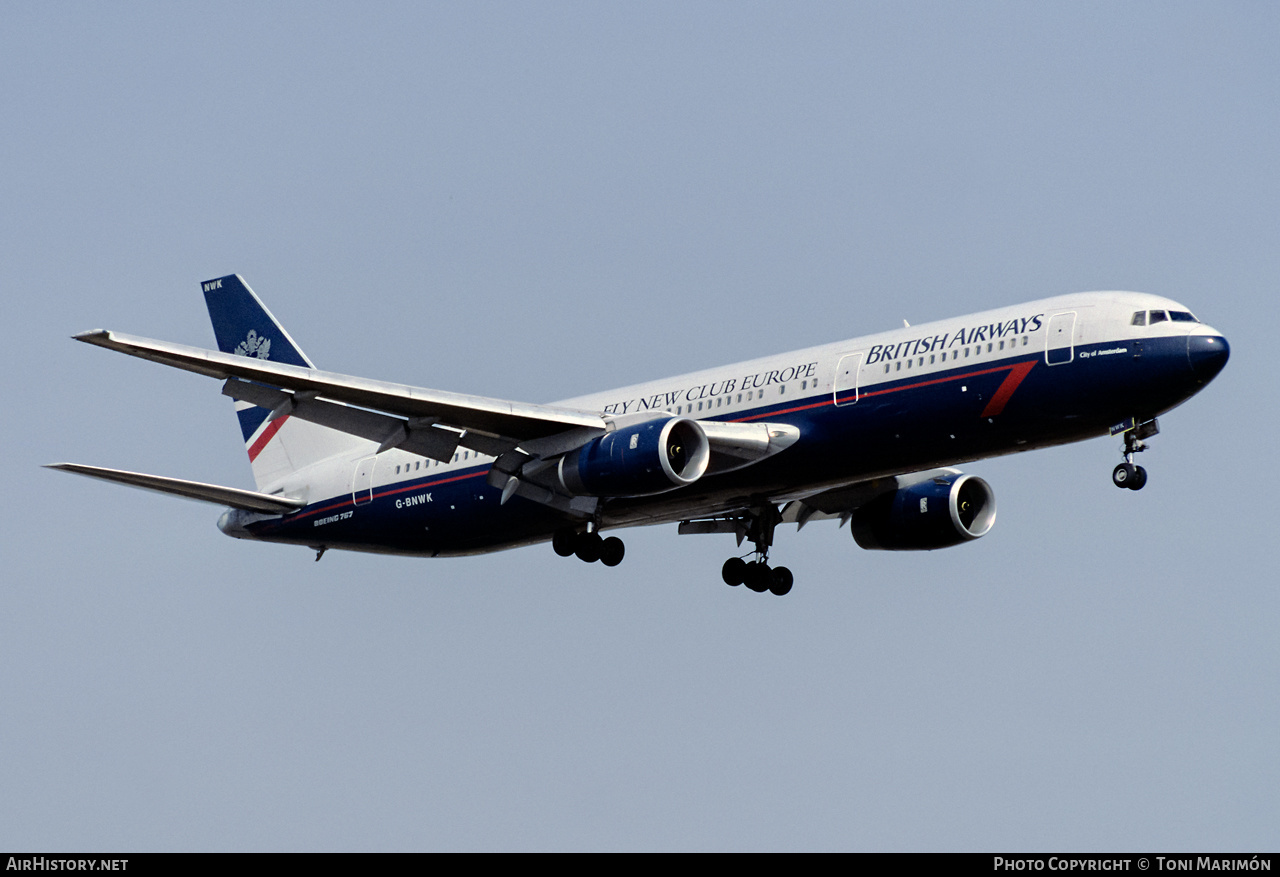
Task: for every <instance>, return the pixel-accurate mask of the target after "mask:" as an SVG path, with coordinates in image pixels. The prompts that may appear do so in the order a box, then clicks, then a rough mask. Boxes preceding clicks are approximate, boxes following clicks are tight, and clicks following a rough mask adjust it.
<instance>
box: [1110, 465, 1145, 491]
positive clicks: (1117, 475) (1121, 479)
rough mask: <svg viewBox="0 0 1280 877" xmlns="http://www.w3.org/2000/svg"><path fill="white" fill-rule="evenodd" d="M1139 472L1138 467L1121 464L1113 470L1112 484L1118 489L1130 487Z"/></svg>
mask: <svg viewBox="0 0 1280 877" xmlns="http://www.w3.org/2000/svg"><path fill="white" fill-rule="evenodd" d="M1137 471H1138V469H1137V467H1136V466H1134V465H1133V464H1132V463H1121V464H1120V465H1119V466H1117V467H1116V468H1114V469H1112V470H1111V483H1112V484H1114V485H1115V486H1116V487H1129V484H1130V482H1131V481H1132V480H1133V478H1134V474H1135V473H1136V472H1137Z"/></svg>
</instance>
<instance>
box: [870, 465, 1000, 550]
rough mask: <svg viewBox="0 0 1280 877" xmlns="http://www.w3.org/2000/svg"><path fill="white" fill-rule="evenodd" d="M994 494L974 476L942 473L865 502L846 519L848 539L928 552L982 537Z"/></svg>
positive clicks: (992, 515)
mask: <svg viewBox="0 0 1280 877" xmlns="http://www.w3.org/2000/svg"><path fill="white" fill-rule="evenodd" d="M995 522H996V496H995V493H994V492H993V491H992V490H991V486H990V485H988V484H987V482H985V481H983V480H982V479H981V478H978V477H977V476H974V475H961V474H959V473H956V474H955V475H942V476H938V477H935V478H930V479H928V480H927V481H921V482H919V483H918V484H912V485H908V486H906V487H900V488H898V489H897V490H895V491H893V492H891V493H886V494H883V495H881V496H878V497H876V498H875V499H873V500H871V502H869V503H867V504H865V505H863V506H862V507H861V508H859V509H858V510H857V511H855V512H854V513H853V516H852V517H851V518H850V520H849V526H850V529H852V530H853V538H854V541H856V542H857V543H858V545H860V546H862V547H863V548H872V549H883V550H886V551H931V550H933V549H935V548H948V547H950V546H952V545H959V544H960V543H961V542H967V541H969V540H971V539H977V538H979V537H981V536H985V535H986V534H987V532H988V531H990V529H991V527H992V525H993V524H995Z"/></svg>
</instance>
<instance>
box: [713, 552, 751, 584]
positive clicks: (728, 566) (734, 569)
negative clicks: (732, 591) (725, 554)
mask: <svg viewBox="0 0 1280 877" xmlns="http://www.w3.org/2000/svg"><path fill="white" fill-rule="evenodd" d="M720 578H722V579H724V583H725V584H726V585H728V586H729V587H731V588H736V587H738V585H740V584H742V583H743V582H744V581H746V579H747V562H746V561H745V560H743V559H742V558H741V557H731V558H729V559H728V560H726V561H725V562H724V566H722V567H720Z"/></svg>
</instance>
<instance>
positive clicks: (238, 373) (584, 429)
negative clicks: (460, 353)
mask: <svg viewBox="0 0 1280 877" xmlns="http://www.w3.org/2000/svg"><path fill="white" fill-rule="evenodd" d="M74 337H75V339H76V340H77V341H84V342H85V343H87V344H95V345H97V346H99V347H105V348H107V349H108V350H116V351H119V352H120V353H127V354H129V355H130V356H137V357H139V358H141V359H148V360H151V361H152V362H158V363H161V364H162V365H168V366H173V367H174V368H180V369H184V370H186V371H190V372H195V373H196V374H202V375H206V376H208V377H213V378H220V379H222V380H226V381H228V382H229V384H228V387H227V388H226V389H224V392H226V393H227V395H234V396H235V397H236V398H240V393H243V394H244V395H245V396H246V397H247V396H248V395H249V393H250V392H251V391H248V390H247V389H246V388H245V387H244V386H243V382H245V381H249V382H254V383H256V384H263V385H266V386H268V387H275V388H278V389H279V390H282V391H285V392H286V393H287V394H288V395H287V396H281V395H276V396H274V397H272V398H273V399H274V400H275V401H278V402H279V405H277V406H274V410H273V416H281V415H284V414H291V413H294V410H295V408H299V407H300V404H301V403H314V402H315V401H316V397H317V396H323V397H324V398H325V399H326V400H330V402H337V403H342V404H343V405H349V406H358V407H359V408H364V409H371V410H372V411H382V412H387V414H390V415H394V416H395V418H397V419H395V420H392V419H387V420H386V421H385V422H384V424H385V425H389V426H390V430H389V432H394V433H396V434H399V433H400V432H401V431H402V430H404V431H405V432H404V436H402V437H401V441H403V440H404V439H405V438H407V436H408V434H409V432H416V433H422V432H427V434H428V436H431V433H430V430H432V429H433V428H435V430H436V431H437V432H439V431H440V430H439V429H438V426H443V427H450V428H453V429H457V430H465V431H466V432H465V436H464V437H463V439H462V441H461V444H463V445H464V446H467V447H472V448H475V449H476V450H479V451H482V452H483V453H489V454H494V455H497V454H501V453H503V452H504V451H506V450H509V449H510V448H512V447H514V446H515V445H516V444H517V443H521V442H528V441H532V440H535V439H546V438H549V437H552V436H561V435H566V434H567V435H572V436H573V440H574V441H575V442H576V443H578V444H581V443H583V442H585V441H588V440H589V439H590V438H591V437H594V436H595V435H603V434H604V432H605V423H604V420H603V419H602V418H601V417H600V415H599V414H593V413H591V412H588V411H580V410H576V409H572V408H557V407H553V406H548V405H532V404H526V403H520V402H508V401H504V400H501V399H489V398H486V397H483V396H469V395H464V394H461V393H449V392H444V391H441V390H429V389H424V388H422V387H412V386H408V385H406V384H392V383H386V382H384V381H374V380H369V379H367V378H357V377H352V376H350V375H342V374H336V373H334V372H326V371H319V370H317V369H309V368H303V367H301V366H295V365H285V364H283V363H275V362H270V361H267V360H262V359H256V358H254V357H249V356H238V355H235V354H230V353H220V352H218V351H215V350H205V349H203V348H200V347H190V346H188V345H185V344H174V343H172V342H168V341H156V340H153V339H151V338H139V337H136V336H133V335H124V334H121V333H119V332H111V331H107V330H101V329H99V330H95V331H92V332H84V333H82V334H79V335H76V336H74ZM237 378H238V379H239V380H233V379H237ZM236 387H239V390H238V391H236V392H235V393H233V392H231V391H232V390H234V389H235V388H236ZM246 401H254V402H255V403H256V402H257V400H256V399H249V398H246ZM309 407H311V408H312V409H313V413H314V412H315V411H316V410H321V409H320V408H319V406H317V405H315V404H311V405H310V406H309ZM331 407H332V406H331ZM298 414H299V416H301V417H302V418H303V419H311V418H310V417H308V416H307V415H306V414H304V413H303V412H302V411H301V410H299V411H298ZM337 415H338V413H337V412H333V411H331V410H329V411H327V412H326V413H325V414H321V415H317V416H320V417H331V418H333V419H335V420H341V419H342V418H339V417H338V416H337ZM375 416H376V415H375ZM358 417H359V414H358V413H356V412H349V416H348V417H346V420H350V421H352V422H354V420H355V419H356V418H358ZM398 418H405V420H403V421H401V420H399V419H398ZM365 419H366V420H367V418H365ZM335 425H336V423H335ZM437 425H438V426H437ZM338 428H342V427H341V426H338ZM362 428H363V426H362ZM347 431H353V432H356V434H365V433H363V432H360V431H359V430H355V429H349V430H347ZM486 437H487V438H489V439H490V441H488V442H486V441H484V439H485V438H486ZM394 438H395V435H387V436H384V437H383V440H384V441H389V440H392V439H394ZM494 440H496V441H494ZM453 442H454V444H455V445H456V444H457V443H458V440H457V438H456V437H455V438H454V440H453ZM442 444H443V443H442V442H435V443H433V444H432V445H431V446H432V447H433V448H435V447H437V446H442ZM396 445H397V446H398V445H399V442H396ZM388 446H391V445H388ZM450 453H452V451H450ZM428 456H435V454H434V453H431V454H428Z"/></svg>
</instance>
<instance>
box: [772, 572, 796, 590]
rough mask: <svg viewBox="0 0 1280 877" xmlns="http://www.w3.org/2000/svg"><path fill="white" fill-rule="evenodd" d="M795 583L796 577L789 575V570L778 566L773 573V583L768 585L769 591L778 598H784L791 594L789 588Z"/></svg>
mask: <svg viewBox="0 0 1280 877" xmlns="http://www.w3.org/2000/svg"><path fill="white" fill-rule="evenodd" d="M795 581H796V577H795V576H793V575H792V574H791V570H789V569H787V568H786V567H785V566H780V567H778V568H777V569H775V570H774V571H773V581H772V582H771V583H770V584H769V591H770V592H771V593H773V594H775V595H777V596H779V597H785V596H786V595H787V594H789V593H791V586H792V585H793V584H795Z"/></svg>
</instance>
